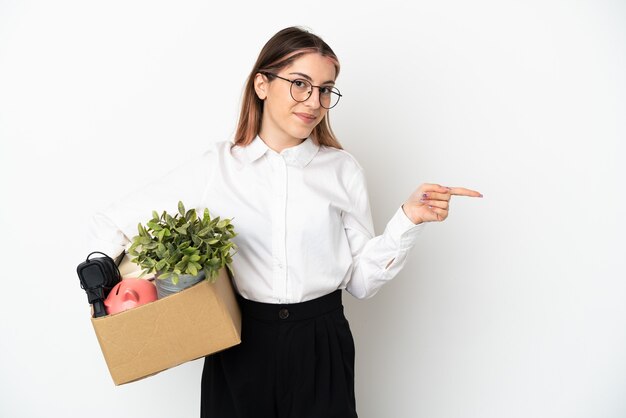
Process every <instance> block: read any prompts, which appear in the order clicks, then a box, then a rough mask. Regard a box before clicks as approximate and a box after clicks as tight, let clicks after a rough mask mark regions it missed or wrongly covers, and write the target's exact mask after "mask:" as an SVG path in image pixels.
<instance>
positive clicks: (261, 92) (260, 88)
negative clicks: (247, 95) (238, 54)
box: [254, 73, 269, 100]
mask: <svg viewBox="0 0 626 418" xmlns="http://www.w3.org/2000/svg"><path fill="white" fill-rule="evenodd" d="M268 87H269V82H268V80H267V77H266V76H265V75H263V74H261V73H256V75H255V76H254V91H255V92H256V95H257V96H259V99H261V100H265V98H266V97H267V89H268Z"/></svg>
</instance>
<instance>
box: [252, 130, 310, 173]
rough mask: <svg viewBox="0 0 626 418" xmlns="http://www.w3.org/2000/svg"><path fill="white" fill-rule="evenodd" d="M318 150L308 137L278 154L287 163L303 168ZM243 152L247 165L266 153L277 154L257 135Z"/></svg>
mask: <svg viewBox="0 0 626 418" xmlns="http://www.w3.org/2000/svg"><path fill="white" fill-rule="evenodd" d="M319 148H320V146H319V145H318V144H316V143H315V142H314V141H313V139H312V138H311V137H310V136H309V137H308V138H307V139H305V140H304V141H302V142H301V143H299V144H298V145H295V146H293V147H289V148H285V149H284V150H282V151H281V152H280V155H282V156H283V157H284V158H285V161H287V162H288V163H291V164H294V165H297V166H298V167H304V166H306V165H307V164H308V163H309V162H310V161H311V160H312V159H313V157H314V156H315V154H317V151H318V150H319ZM245 150H246V162H247V163H248V164H251V163H252V162H253V161H256V160H257V159H259V158H260V157H261V156H263V155H264V154H265V153H266V152H271V153H274V154H278V153H277V152H276V151H274V150H273V149H271V148H270V147H269V146H268V145H267V144H266V143H265V142H264V141H263V139H261V137H260V136H259V135H257V136H256V137H255V138H254V139H253V140H252V142H251V143H250V144H248V146H246V147H245Z"/></svg>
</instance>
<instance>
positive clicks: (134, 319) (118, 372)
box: [91, 261, 241, 386]
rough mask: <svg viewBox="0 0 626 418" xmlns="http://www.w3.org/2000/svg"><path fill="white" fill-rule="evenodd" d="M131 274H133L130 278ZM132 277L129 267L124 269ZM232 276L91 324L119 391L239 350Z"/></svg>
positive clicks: (224, 271)
mask: <svg viewBox="0 0 626 418" xmlns="http://www.w3.org/2000/svg"><path fill="white" fill-rule="evenodd" d="M124 270H126V272H127V274H124ZM120 271H121V272H122V277H132V275H131V276H129V275H128V264H127V261H126V262H123V263H122V265H120ZM231 279H232V278H231V275H230V271H229V270H228V269H227V268H226V267H224V268H222V269H221V270H220V272H219V275H218V277H217V280H216V281H215V283H210V282H209V281H208V280H203V281H201V282H200V283H198V284H196V285H194V286H192V287H190V288H188V289H185V290H183V291H181V292H179V293H176V294H173V295H170V296H167V297H165V298H163V299H159V300H157V301H154V302H151V303H148V304H146V305H142V306H139V307H137V308H133V309H129V310H127V311H123V312H120V313H117V314H114V315H108V316H104V317H100V318H93V317H92V318H91V322H92V325H93V328H94V330H95V332H96V336H97V337H98V342H99V343H100V348H101V349H102V353H103V354H104V358H105V360H106V363H107V366H108V368H109V372H110V373H111V377H112V378H113V382H114V383H115V385H118V386H119V385H122V384H124V383H129V382H133V381H136V380H139V379H143V378H145V377H148V376H152V375H154V374H157V373H159V372H161V371H163V370H166V369H169V368H172V367H174V366H178V365H180V364H183V363H186V362H188V361H191V360H195V359H198V358H201V357H204V356H207V355H209V354H212V353H215V352H217V351H221V350H224V349H227V348H229V347H232V346H234V345H237V344H239V343H240V342H241V313H240V311H239V305H238V304H237V300H236V298H235V293H234V290H233V287H232V283H231Z"/></svg>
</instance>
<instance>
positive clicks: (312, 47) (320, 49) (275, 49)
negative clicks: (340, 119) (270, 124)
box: [234, 26, 343, 149]
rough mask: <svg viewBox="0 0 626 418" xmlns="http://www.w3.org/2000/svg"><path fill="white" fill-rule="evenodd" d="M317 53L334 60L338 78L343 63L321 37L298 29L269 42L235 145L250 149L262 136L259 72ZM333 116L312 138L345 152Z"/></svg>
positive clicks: (249, 83)
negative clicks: (340, 64)
mask: <svg viewBox="0 0 626 418" xmlns="http://www.w3.org/2000/svg"><path fill="white" fill-rule="evenodd" d="M311 52H316V53H318V54H321V55H322V56H325V57H328V58H330V59H331V60H332V61H333V63H334V64H335V77H337V76H338V75H339V60H338V59H337V56H336V55H335V53H334V52H333V50H332V49H331V48H330V47H329V46H328V44H326V42H324V41H323V40H322V38H320V37H319V36H317V35H315V34H313V33H310V32H308V31H306V30H305V29H301V28H299V27H296V26H292V27H288V28H285V29H283V30H281V31H279V32H278V33H276V34H275V35H274V36H272V38H271V39H270V40H269V41H267V43H266V44H265V46H264V47H263V49H262V50H261V52H260V53H259V57H258V58H257V60H256V63H255V64H254V66H253V67H252V71H251V72H250V75H249V76H248V79H247V80H246V84H245V87H244V91H243V98H242V102H241V112H240V114H239V122H238V123H237V132H236V133H235V141H234V143H235V144H237V145H241V146H246V145H248V144H249V143H250V142H252V140H253V139H254V138H255V137H256V135H258V133H259V131H260V129H261V120H262V116H263V101H262V100H261V99H259V97H258V96H257V95H256V92H255V90H254V77H255V75H256V74H257V73H258V72H262V71H269V72H278V71H280V70H282V69H283V68H285V67H287V66H288V65H290V64H291V63H292V62H293V61H295V60H296V59H298V58H299V57H301V56H302V55H304V54H308V53H311ZM328 116H329V113H328V112H326V115H325V116H324V119H322V120H321V121H320V123H318V124H317V126H315V128H314V129H313V131H312V132H311V138H312V139H314V140H315V141H317V143H318V144H320V145H326V146H330V147H335V148H339V149H343V147H342V146H341V144H340V143H339V141H338V140H337V138H336V137H335V134H334V133H333V130H332V128H331V127H330V120H329V119H328Z"/></svg>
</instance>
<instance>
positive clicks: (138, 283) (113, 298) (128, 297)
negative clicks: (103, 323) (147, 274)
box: [104, 279, 157, 315]
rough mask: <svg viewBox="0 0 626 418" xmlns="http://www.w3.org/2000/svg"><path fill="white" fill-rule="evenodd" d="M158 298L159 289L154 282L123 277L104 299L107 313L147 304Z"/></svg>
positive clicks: (110, 313)
mask: <svg viewBox="0 0 626 418" xmlns="http://www.w3.org/2000/svg"><path fill="white" fill-rule="evenodd" d="M155 300H157V291H156V286H155V285H154V283H152V282H151V281H148V280H144V279H123V280H122V281H120V282H119V283H118V284H116V285H115V286H114V287H113V289H111V292H109V295H108V296H107V298H106V299H105V301H104V307H105V310H106V312H107V314H109V315H112V314H115V313H118V312H122V311H125V310H127V309H132V308H135V307H137V306H141V305H145V304H146V303H150V302H153V301H155Z"/></svg>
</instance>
